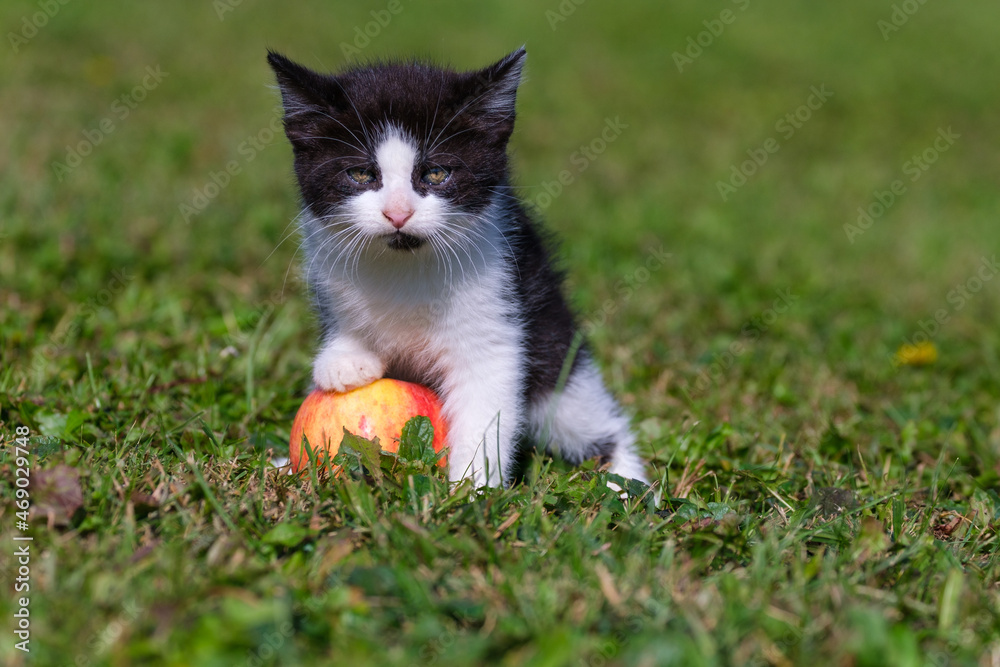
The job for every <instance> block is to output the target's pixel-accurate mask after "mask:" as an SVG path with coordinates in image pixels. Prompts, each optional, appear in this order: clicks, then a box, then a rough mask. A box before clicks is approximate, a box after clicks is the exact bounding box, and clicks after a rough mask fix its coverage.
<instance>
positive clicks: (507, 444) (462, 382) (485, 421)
mask: <svg viewBox="0 0 1000 667" xmlns="http://www.w3.org/2000/svg"><path fill="white" fill-rule="evenodd" d="M487 348H488V349H489V350H490V354H489V355H482V354H481V353H480V354H478V355H469V356H468V357H467V358H464V359H453V360H451V363H449V364H448V366H449V367H450V368H451V370H450V372H448V373H446V374H445V377H444V382H443V385H442V387H441V397H442V403H443V413H444V417H445V419H446V420H447V423H448V439H447V445H448V447H449V452H448V478H449V479H450V480H451V481H453V482H454V481H459V480H462V479H470V478H471V479H472V480H473V482H474V483H475V485H476V486H500V485H501V484H508V483H509V481H510V474H511V468H512V466H513V463H514V459H515V453H516V448H517V441H518V435H519V433H520V430H521V420H522V412H523V406H522V398H521V391H522V390H521V376H522V371H521V368H520V363H519V361H518V359H519V358H520V350H517V349H503V347H501V346H498V345H495V344H489V345H487ZM477 349H481V348H477ZM470 352H471V349H470ZM475 356H478V357H479V358H473V357H475Z"/></svg>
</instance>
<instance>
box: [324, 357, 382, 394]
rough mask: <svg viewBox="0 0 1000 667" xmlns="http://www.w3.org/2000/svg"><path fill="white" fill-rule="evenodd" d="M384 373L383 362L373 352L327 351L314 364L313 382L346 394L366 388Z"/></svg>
mask: <svg viewBox="0 0 1000 667" xmlns="http://www.w3.org/2000/svg"><path fill="white" fill-rule="evenodd" d="M384 373H385V366H384V365H383V364H382V360H381V359H379V358H378V357H376V356H375V355H374V354H372V353H371V352H363V351H353V352H349V353H348V352H343V351H340V350H331V349H326V350H323V351H322V352H320V353H319V355H317V356H316V361H315V362H314V363H313V382H315V383H316V386H317V387H319V388H320V389H325V390H327V391H336V392H345V391H350V390H352V389H357V388H358V387H364V386H365V385H368V384H371V383H372V382H374V381H375V380H378V379H379V378H381V377H382V375H383V374H384Z"/></svg>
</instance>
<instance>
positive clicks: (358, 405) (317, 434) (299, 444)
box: [288, 378, 448, 472]
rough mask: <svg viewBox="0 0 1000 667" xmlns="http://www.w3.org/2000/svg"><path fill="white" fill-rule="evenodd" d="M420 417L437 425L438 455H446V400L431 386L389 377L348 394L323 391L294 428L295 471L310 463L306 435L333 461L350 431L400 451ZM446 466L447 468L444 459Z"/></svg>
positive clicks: (299, 415) (317, 392)
mask: <svg viewBox="0 0 1000 667" xmlns="http://www.w3.org/2000/svg"><path fill="white" fill-rule="evenodd" d="M417 415H423V416H425V417H427V418H429V419H430V420H431V426H433V427H434V450H435V451H437V452H440V451H441V449H442V448H443V447H444V441H445V436H446V435H447V431H448V427H447V425H446V424H445V421H444V417H442V416H441V401H440V399H438V397H437V394H435V393H434V392H433V391H431V390H430V389H428V388H427V387H423V386H421V385H419V384H413V383H412V382H403V381H401V380H389V379H385V378H383V379H381V380H376V381H375V382H373V383H371V384H369V385H367V386H364V387H358V388H357V389H354V390H352V391H348V392H346V393H342V394H339V393H337V392H334V391H323V390H321V389H317V390H315V391H314V392H313V393H311V394H309V396H307V397H306V400H305V401H303V402H302V407H300V408H299V411H298V413H297V414H296V415H295V422H294V423H293V424H292V439H291V443H290V445H289V449H288V453H289V458H290V459H291V463H292V470H293V471H294V472H299V471H300V470H302V469H303V468H305V466H306V464H307V463H308V462H309V454H308V453H307V452H306V448H305V446H304V443H303V439H302V436H305V437H306V438H307V439H308V441H309V446H310V447H311V448H312V450H313V453H314V456H315V454H316V453H318V452H320V451H322V450H323V449H325V450H326V451H327V452H329V456H330V458H331V459H332V458H333V457H334V455H335V454H336V453H337V450H339V449H340V441H341V440H342V439H343V437H344V429H345V428H346V429H347V430H348V431H350V432H351V433H353V434H354V435H360V436H362V437H365V438H369V439H370V438H374V437H375V436H378V439H379V445H380V446H381V447H382V450H383V451H386V452H395V451H396V450H397V449H398V448H399V438H400V434H401V433H402V432H403V425H404V424H406V422H407V421H408V420H409V419H411V418H412V417H416V416H417ZM440 465H445V459H444V458H443V457H442V458H441V459H440Z"/></svg>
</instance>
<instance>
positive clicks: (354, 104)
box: [268, 48, 525, 252]
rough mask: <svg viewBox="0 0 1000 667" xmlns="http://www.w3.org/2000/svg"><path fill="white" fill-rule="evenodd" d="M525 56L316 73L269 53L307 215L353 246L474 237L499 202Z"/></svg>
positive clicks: (411, 246) (442, 243)
mask: <svg viewBox="0 0 1000 667" xmlns="http://www.w3.org/2000/svg"><path fill="white" fill-rule="evenodd" d="M524 58H525V51H524V49H523V48H522V49H519V50H517V51H515V52H513V53H511V54H509V55H508V56H506V57H505V58H503V59H502V60H500V61H499V62H497V63H495V64H493V65H490V66H489V67H486V68H484V69H482V70H478V71H472V72H456V71H452V70H449V69H444V68H440V67H434V66H431V65H427V64H423V63H416V62H411V63H398V62H397V63H376V64H373V65H367V66H360V67H355V68H352V69H348V70H346V71H344V72H342V73H339V74H320V73H317V72H314V71H312V70H310V69H307V68H305V67H303V66H302V65H299V64H296V63H294V62H292V61H291V60H289V59H287V58H285V57H284V56H282V55H279V54H277V53H274V52H269V53H268V62H269V63H270V65H271V67H272V68H273V69H274V72H275V75H276V76H277V80H278V85H279V88H280V89H281V96H282V101H283V103H284V108H285V118H284V124H285V133H286V134H287V135H288V139H289V141H291V144H292V148H293V152H294V156H295V174H296V177H297V179H298V182H299V187H300V189H301V192H302V199H303V203H304V205H305V207H306V208H307V211H308V213H310V214H311V216H312V217H313V218H314V219H316V220H318V221H320V222H321V223H323V225H324V228H325V229H328V230H329V231H330V233H333V234H338V233H339V234H341V235H342V240H343V241H344V242H350V243H352V244H354V245H355V247H356V248H357V249H359V250H361V249H363V248H366V247H367V248H375V249H378V250H380V251H384V249H385V248H390V249H393V250H409V251H414V252H415V251H417V250H418V249H420V248H422V247H423V246H425V245H430V246H432V247H433V248H447V247H452V246H454V245H455V244H456V243H462V242H473V241H474V240H475V238H477V236H478V237H480V238H483V237H485V231H484V230H483V229H482V227H483V226H484V225H486V224H488V223H487V222H486V221H485V220H484V215H485V213H486V209H487V208H488V207H489V206H490V204H491V203H493V202H495V201H498V200H499V199H500V198H503V197H507V195H506V194H505V193H504V188H505V187H506V185H507V142H508V140H509V139H510V135H511V132H513V129H514V106H515V97H516V92H517V86H518V83H519V81H520V75H521V69H522V67H523V64H524Z"/></svg>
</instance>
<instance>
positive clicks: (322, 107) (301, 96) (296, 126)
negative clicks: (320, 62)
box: [267, 51, 340, 142]
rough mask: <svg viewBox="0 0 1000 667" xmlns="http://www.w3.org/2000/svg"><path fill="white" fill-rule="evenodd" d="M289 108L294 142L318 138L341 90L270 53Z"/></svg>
mask: <svg viewBox="0 0 1000 667" xmlns="http://www.w3.org/2000/svg"><path fill="white" fill-rule="evenodd" d="M267 62H268V64H270V65H271V69H273V70H274V75H275V77H277V79H278V88H279V89H280V90H281V102H282V104H283V105H284V107H285V133H286V134H287V135H288V138H289V140H291V141H292V142H296V141H301V140H304V139H307V138H308V137H311V136H314V130H315V129H316V125H317V123H319V122H321V120H322V119H323V118H325V117H328V116H329V114H330V109H331V106H332V104H333V103H334V102H335V98H336V97H337V96H338V95H339V93H340V90H339V88H338V87H337V86H336V85H332V84H333V82H332V79H331V77H329V76H325V75H323V74H319V73H317V72H314V71H312V70H311V69H308V68H306V67H303V66H302V65H299V64H298V63H295V62H292V61H291V60H289V59H288V58H286V57H285V56H283V55H281V54H280V53H276V52H274V51H268V52H267Z"/></svg>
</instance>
